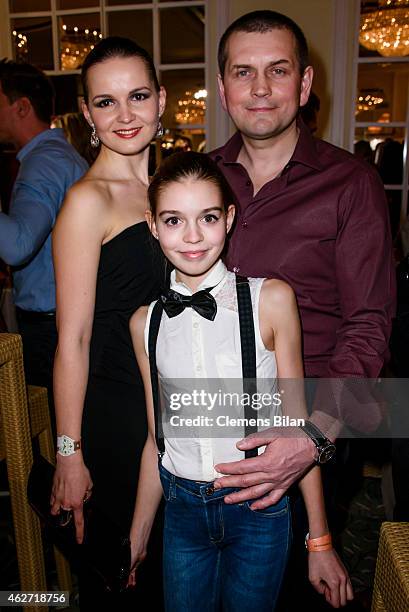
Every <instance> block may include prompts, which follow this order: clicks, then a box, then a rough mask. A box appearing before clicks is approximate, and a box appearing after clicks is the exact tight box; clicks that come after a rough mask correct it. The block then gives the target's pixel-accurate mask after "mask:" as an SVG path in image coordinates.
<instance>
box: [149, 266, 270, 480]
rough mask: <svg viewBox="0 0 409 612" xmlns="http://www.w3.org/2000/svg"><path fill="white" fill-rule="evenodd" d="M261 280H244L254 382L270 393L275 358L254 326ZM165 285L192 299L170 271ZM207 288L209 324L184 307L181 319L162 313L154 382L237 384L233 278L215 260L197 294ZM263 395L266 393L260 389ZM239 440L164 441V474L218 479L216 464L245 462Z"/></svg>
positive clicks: (238, 349) (237, 339)
mask: <svg viewBox="0 0 409 612" xmlns="http://www.w3.org/2000/svg"><path fill="white" fill-rule="evenodd" d="M263 281H264V279H262V278H251V279H249V285H250V292H251V300H252V306H253V317H254V329H255V340H256V365H257V380H258V383H259V381H262V380H263V382H264V383H265V382H266V381H267V383H268V386H269V387H270V389H271V393H274V390H275V382H276V377H277V364H276V359H275V353H274V351H269V350H268V349H266V347H265V346H264V343H263V341H262V338H261V334H260V326H259V299H260V290H261V286H262V284H263ZM170 286H171V289H173V290H175V291H178V292H179V293H181V294H183V295H192V291H191V290H190V289H189V288H188V287H187V286H186V285H185V284H184V283H182V282H177V281H176V274H175V271H173V272H172V273H171V283H170ZM209 287H213V289H212V291H211V294H212V295H213V297H214V298H215V300H216V303H217V314H216V317H215V319H214V321H209V320H208V319H205V318H204V317H202V316H201V315H199V314H198V313H196V312H195V311H194V310H193V309H192V308H185V310H184V311H183V312H182V313H181V314H179V315H177V316H176V317H172V318H169V317H168V316H167V315H166V313H165V312H164V313H163V315H162V319H161V324H160V328H159V333H158V339H157V349H156V355H157V368H158V374H159V383H160V381H161V379H168V380H169V379H198V378H204V379H237V378H239V379H242V363H241V345H240V326H239V316H238V304H237V294H236V277H235V274H233V273H232V272H229V271H228V270H227V268H226V266H225V265H224V264H223V262H222V261H219V262H218V263H217V264H216V266H215V267H214V268H213V269H212V270H211V272H210V273H209V274H208V275H207V277H206V278H205V279H204V280H203V281H202V283H201V284H200V286H199V287H198V289H197V291H200V290H201V289H207V288H209ZM155 303H156V302H153V303H152V304H151V305H150V306H149V310H148V316H147V321H146V326H145V350H146V353H147V354H148V335H149V323H150V319H151V313H152V309H153V306H154V305H155ZM198 382H199V381H198ZM204 382H205V381H204ZM263 390H264V391H265V390H266V386H265V385H263ZM243 412H244V409H243ZM212 416H214V415H212ZM242 416H244V414H243V415H242ZM259 429H263V427H259ZM192 431H194V430H192ZM242 437H244V427H243V430H242V435H241V437H238V438H236V439H234V438H232V437H230V438H223V437H212V438H205V437H193V436H192V437H189V438H181V437H178V438H165V454H164V456H163V459H162V461H163V465H164V467H165V468H166V469H167V470H168V471H169V472H171V473H172V474H174V475H176V476H180V477H182V478H189V479H190V480H201V481H212V480H214V479H215V478H217V477H218V476H219V475H220V474H219V473H218V472H216V470H215V469H214V465H215V464H217V463H224V462H228V461H237V460H239V459H243V458H244V453H243V452H242V451H239V450H238V449H237V448H236V442H238V440H240V439H241V438H242Z"/></svg>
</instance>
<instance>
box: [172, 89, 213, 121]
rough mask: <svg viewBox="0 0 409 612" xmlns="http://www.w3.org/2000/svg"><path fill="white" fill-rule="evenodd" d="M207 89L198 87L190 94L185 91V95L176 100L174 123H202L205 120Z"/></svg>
mask: <svg viewBox="0 0 409 612" xmlns="http://www.w3.org/2000/svg"><path fill="white" fill-rule="evenodd" d="M206 97H207V91H206V90H205V89H199V90H198V91H196V92H195V93H193V94H192V92H191V91H186V92H185V97H184V98H183V99H181V100H178V110H177V112H176V113H175V120H176V123H182V124H183V123H185V124H188V123H194V124H202V123H204V122H205V112H206Z"/></svg>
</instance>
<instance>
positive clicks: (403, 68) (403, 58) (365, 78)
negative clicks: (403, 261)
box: [350, 0, 409, 237]
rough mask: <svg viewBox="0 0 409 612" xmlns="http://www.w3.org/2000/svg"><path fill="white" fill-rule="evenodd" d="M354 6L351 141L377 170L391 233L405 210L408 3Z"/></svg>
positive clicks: (381, 0)
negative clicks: (384, 192)
mask: <svg viewBox="0 0 409 612" xmlns="http://www.w3.org/2000/svg"><path fill="white" fill-rule="evenodd" d="M357 10H358V11H359V18H358V19H357V23H358V29H359V31H358V32H357V41H359V42H357V45H356V53H355V75H356V77H355V78H356V84H357V86H356V99H355V101H354V109H353V121H352V127H351V135H350V145H351V150H355V153H356V154H357V155H359V156H362V157H364V158H366V159H367V160H368V161H370V162H371V163H373V164H375V165H376V167H377V169H378V171H379V174H380V176H381V178H382V181H383V183H384V185H385V190H386V194H387V198H388V204H389V212H390V219H391V225H392V232H393V236H394V237H395V236H396V234H397V232H398V230H399V227H400V226H401V225H402V224H403V223H404V222H405V221H406V218H407V214H408V179H409V167H408V164H409V160H408V156H407V148H408V130H409V97H408V87H409V36H408V32H409V29H408V28H407V23H408V19H409V7H408V6H407V3H404V2H402V1H401V0H361V1H360V2H357Z"/></svg>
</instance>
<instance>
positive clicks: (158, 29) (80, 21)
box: [9, 0, 208, 155]
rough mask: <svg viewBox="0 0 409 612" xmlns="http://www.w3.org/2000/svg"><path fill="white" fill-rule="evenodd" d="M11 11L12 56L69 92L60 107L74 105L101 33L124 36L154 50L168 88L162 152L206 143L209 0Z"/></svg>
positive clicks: (14, 0)
mask: <svg viewBox="0 0 409 612" xmlns="http://www.w3.org/2000/svg"><path fill="white" fill-rule="evenodd" d="M9 14H10V15H9V16H10V32H11V37H12V48H13V54H14V58H15V59H22V60H25V61H28V62H30V63H32V64H34V65H36V66H38V67H39V68H41V69H43V70H45V71H46V72H47V73H48V74H50V75H51V77H52V79H53V80H54V82H55V84H56V89H57V90H58V91H59V92H64V91H66V95H59V97H58V98H59V103H60V107H59V108H58V109H57V112H59V113H64V112H69V111H71V112H72V111H75V110H77V104H78V103H77V100H78V98H79V96H80V95H81V86H80V81H79V78H78V74H79V73H80V68H81V65H82V62H83V59H84V57H85V56H86V55H87V53H88V52H89V51H90V49H92V48H93V46H95V44H96V43H97V42H98V41H99V40H100V39H101V38H103V37H106V36H109V35H117V36H125V37H127V38H131V39H133V40H135V41H136V42H137V43H138V44H140V45H141V46H142V47H145V48H146V49H147V50H148V51H149V52H150V53H151V54H152V56H153V58H154V62H155V65H156V68H157V70H158V76H159V80H160V82H161V83H162V84H163V85H164V86H165V87H166V88H167V90H168V104H167V109H166V112H165V115H164V117H163V124H164V127H165V130H166V131H165V135H164V138H163V140H162V143H161V148H162V152H163V154H164V155H166V154H168V153H169V152H171V151H173V150H174V149H175V147H177V148H190V147H192V148H194V149H197V148H200V149H202V148H203V147H204V142H205V137H206V132H207V127H208V126H207V120H206V96H207V74H206V55H207V44H206V41H207V30H208V27H207V19H208V14H207V0H173V1H171V2H167V1H163V0H152V1H151V2H144V1H143V0H139V2H135V1H134V2H127V1H126V0H9ZM75 75H77V76H75ZM73 83H74V86H75V89H76V91H75V94H73ZM73 105H74V108H73Z"/></svg>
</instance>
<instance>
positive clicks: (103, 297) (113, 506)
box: [80, 222, 164, 609]
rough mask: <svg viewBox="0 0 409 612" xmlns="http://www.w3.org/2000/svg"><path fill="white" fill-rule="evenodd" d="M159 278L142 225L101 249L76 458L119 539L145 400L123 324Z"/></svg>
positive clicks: (129, 506)
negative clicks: (81, 458)
mask: <svg viewBox="0 0 409 612" xmlns="http://www.w3.org/2000/svg"><path fill="white" fill-rule="evenodd" d="M163 279H164V275H163V264H162V258H161V255H160V254H159V251H158V247H157V243H156V241H155V240H154V239H153V238H152V237H151V234H150V231H149V228H148V225H147V224H146V223H145V222H141V223H137V224H135V225H132V226H130V227H128V228H127V229H125V230H124V231H122V232H121V233H120V234H118V235H117V236H115V237H114V238H112V240H110V241H109V242H107V243H105V244H104V245H103V246H102V248H101V256H100V262H99V269H98V277H97V287H96V299H95V314H94V323H93V330H92V339H91V349H90V369H89V380H88V387H87V392H86V398H85V403H84V412H83V419H82V441H83V454H84V461H85V464H86V466H87V467H88V469H89V470H90V473H91V478H92V480H93V483H94V489H93V497H94V501H95V502H96V503H97V504H98V505H99V506H100V507H101V508H102V509H103V511H104V512H105V513H106V514H109V515H110V517H111V518H112V519H113V520H114V521H116V522H117V523H118V524H119V525H120V527H121V529H122V530H123V532H124V533H125V534H128V533H129V528H130V524H131V521H132V515H133V510H134V504H135V496H136V488H137V483H138V474H139V464H140V459H141V454H142V450H143V447H144V444H145V440H146V436H147V418H146V407H145V394H144V389H143V383H142V378H141V375H140V372H139V369H138V365H137V362H136V358H135V354H134V351H133V347H132V341H131V336H130V332H129V319H130V317H131V315H132V314H133V313H134V312H135V310H137V309H138V308H139V307H140V306H141V305H144V304H149V303H150V302H151V301H152V300H154V299H156V298H157V297H158V294H159V288H160V286H161V285H162V281H163ZM159 577H160V571H159V572H158V574H157V576H156V578H159ZM80 582H81V583H82V584H81V588H80V600H81V609H88V608H87V606H83V605H82V604H83V603H85V599H87V600H88V597H87V595H89V596H90V598H91V601H92V600H93V603H94V604H95V602H96V601H97V600H98V597H97V596H96V593H95V589H97V590H99V589H98V588H97V587H96V585H95V584H93V585H92V590H93V593H87V594H85V592H84V589H83V588H82V586H83V581H82V580H81V581H80ZM87 582H88V583H89V582H93V581H89V579H88V580H87ZM88 587H91V584H90V583H89V584H88ZM158 587H159V590H160V585H158V584H156V588H157V589H158ZM88 590H89V589H88V588H86V589H85V591H88ZM121 608H122V606H121ZM94 609H95V607H94ZM123 609H125V606H124V608H123Z"/></svg>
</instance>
